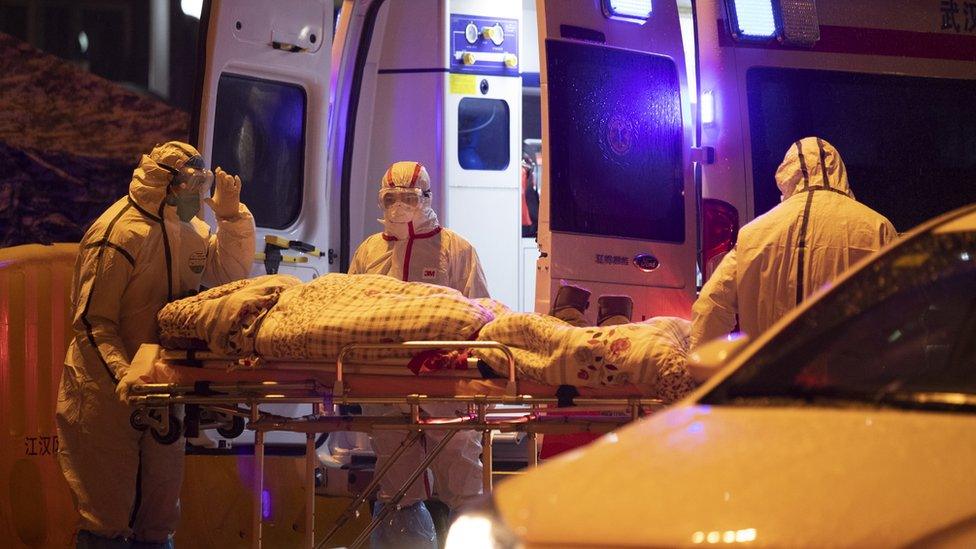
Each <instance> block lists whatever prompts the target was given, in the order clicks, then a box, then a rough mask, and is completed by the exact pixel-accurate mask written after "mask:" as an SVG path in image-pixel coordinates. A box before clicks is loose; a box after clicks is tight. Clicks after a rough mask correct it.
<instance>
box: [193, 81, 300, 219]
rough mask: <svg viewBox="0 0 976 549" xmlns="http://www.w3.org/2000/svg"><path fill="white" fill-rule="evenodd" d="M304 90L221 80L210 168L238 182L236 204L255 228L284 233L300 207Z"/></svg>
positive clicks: (287, 85) (262, 82)
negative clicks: (238, 202) (249, 215)
mask: <svg viewBox="0 0 976 549" xmlns="http://www.w3.org/2000/svg"><path fill="white" fill-rule="evenodd" d="M305 108H306V97H305V90H303V89H302V88H301V87H300V86H296V85H293V84H283V83H281V82H271V81H268V80H259V79H256V78H248V77H243V76H237V75H232V74H222V75H221V76H220V82H219V83H218V84H217V108H216V113H215V115H214V135H213V158H212V159H211V166H212V167H213V168H216V167H218V166H219V167H221V168H223V169H224V170H226V171H227V172H229V173H233V174H238V175H240V177H241V182H242V188H241V202H243V203H245V204H247V207H248V208H249V209H250V210H251V213H252V214H254V221H255V223H256V224H257V225H258V226H259V227H268V228H272V229H284V228H287V227H288V226H289V225H291V224H292V223H293V222H294V221H295V219H296V218H297V217H298V213H299V211H300V210H301V207H302V187H303V185H304V175H305V154H304V153H305Z"/></svg>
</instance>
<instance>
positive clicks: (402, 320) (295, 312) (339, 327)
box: [255, 274, 493, 360]
mask: <svg viewBox="0 0 976 549" xmlns="http://www.w3.org/2000/svg"><path fill="white" fill-rule="evenodd" d="M492 318H493V315H492V314H491V312H490V311H489V310H488V309H486V308H484V307H482V306H481V305H479V304H477V303H476V302H474V301H471V300H469V299H467V298H465V297H464V296H463V295H461V292H458V291H457V290H454V289H451V288H445V287H443V286H435V285H433V284H424V283H421V282H403V281H400V280H397V279H395V278H391V277H388V276H384V275H345V274H328V275H325V276H322V277H319V278H317V279H315V280H313V281H311V282H309V283H307V284H302V285H301V286H296V287H294V288H290V289H289V290H287V291H285V292H284V293H283V294H282V295H281V298H280V299H279V300H278V304H277V305H275V307H274V308H273V309H272V310H271V311H270V312H269V313H268V315H267V316H266V317H265V319H264V321H263V325H262V326H261V329H260V330H259V331H258V335H257V343H256V345H255V350H256V351H257V352H258V354H260V355H264V356H273V357H278V358H296V359H315V360H335V359H336V358H337V357H338V355H339V351H340V350H341V349H342V348H343V347H344V346H345V345H347V344H349V343H390V342H396V343H400V342H404V341H412V340H445V339H446V340H462V341H463V340H468V339H473V338H474V337H475V335H476V334H477V333H478V330H480V329H481V327H482V326H484V325H485V323H486V322H488V321H490V320H491V319H492ZM392 356H409V354H406V355H405V354H404V353H402V352H401V353H390V352H370V353H357V354H354V355H352V357H353V358H357V359H373V358H379V357H392Z"/></svg>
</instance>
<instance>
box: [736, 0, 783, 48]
mask: <svg viewBox="0 0 976 549" xmlns="http://www.w3.org/2000/svg"><path fill="white" fill-rule="evenodd" d="M729 5H730V7H731V8H732V11H733V13H732V22H733V25H734V27H735V28H734V30H735V31H736V34H737V35H738V36H741V37H743V38H762V39H768V38H773V37H774V36H776V19H775V17H774V16H773V3H772V2H771V1H770V0H733V1H732V2H731V3H730V4H729Z"/></svg>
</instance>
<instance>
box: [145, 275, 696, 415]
mask: <svg viewBox="0 0 976 549" xmlns="http://www.w3.org/2000/svg"><path fill="white" fill-rule="evenodd" d="M159 326H160V330H161V333H160V341H161V343H162V344H163V345H164V346H167V347H170V348H207V349H209V350H210V351H213V352H216V353H220V354H223V355H227V356H238V357H246V356H261V357H265V358H271V359H282V360H285V359H294V360H318V361H330V362H334V361H335V360H336V358H337V357H338V354H339V352H340V350H341V349H342V348H343V347H344V346H345V345H347V344H349V343H394V342H404V341H417V340H427V341H430V340H453V341H467V340H479V341H497V342H500V343H504V344H505V345H507V346H508V347H509V348H510V349H511V350H512V352H513V354H514V356H515V359H516V368H517V372H518V374H519V376H520V377H523V378H525V377H527V378H530V379H533V380H536V381H540V382H543V383H546V384H553V385H575V386H582V387H606V386H621V385H628V384H630V385H635V386H639V387H642V388H644V389H646V390H647V392H645V391H642V393H643V394H650V395H653V396H656V397H657V398H661V399H662V400H665V401H666V402H671V401H673V400H676V399H678V398H680V397H682V396H684V394H687V393H688V392H690V391H691V389H693V388H694V381H693V380H692V378H691V376H690V375H689V373H688V370H687V368H686V366H685V356H686V352H687V348H688V336H689V328H690V326H689V323H688V321H687V320H684V319H679V318H672V317H656V318H651V319H648V320H646V321H644V322H635V323H629V324H620V325H615V326H604V327H575V326H572V325H570V324H568V323H566V322H564V321H562V320H559V319H558V318H554V317H552V316H549V315H542V314H536V313H516V312H512V311H511V310H509V309H507V308H506V307H505V306H504V305H502V304H501V303H499V302H497V301H494V300H491V299H487V298H484V299H476V300H470V299H467V298H465V297H464V296H462V295H461V293H460V292H458V291H456V290H453V289H451V288H446V287H443V286H435V285H431V284H424V283H419V282H403V281H400V280H397V279H394V278H391V277H387V276H383V275H346V274H338V273H333V274H328V275H325V276H322V277H319V278H317V279H315V280H313V281H311V282H308V283H301V282H300V281H299V280H298V279H296V278H294V277H291V276H286V275H268V276H261V277H257V278H253V279H248V280H241V281H237V282H233V283H231V284H226V285H223V286H218V287H216V288H212V289H210V290H207V291H204V292H201V293H200V294H197V295H195V296H192V297H189V298H186V299H182V300H179V301H175V302H173V303H170V304H169V305H167V306H166V307H165V308H164V309H163V310H162V311H161V312H160V314H159ZM405 352H406V351H403V350H399V351H389V350H387V351H372V350H371V351H363V352H362V354H361V355H360V356H358V357H356V358H357V359H358V360H364V361H370V360H378V359H385V358H397V357H402V358H404V359H405V362H406V360H407V359H409V355H405V354H404V353H405ZM472 353H473V354H474V356H476V357H477V358H479V359H481V360H482V361H483V362H484V363H486V364H487V365H488V367H490V368H491V370H493V371H495V372H497V373H499V374H501V375H505V374H506V373H507V369H508V365H507V364H508V363H507V359H506V357H505V356H504V355H503V354H502V353H501V352H500V351H497V350H491V349H476V350H473V351H472ZM456 355H457V353H454V354H453V355H447V354H445V355H441V356H440V357H438V358H437V359H431V362H430V363H428V365H427V366H430V365H435V366H434V367H428V368H427V369H434V368H436V367H438V366H439V367H454V368H464V367H466V365H467V361H466V360H463V361H459V362H457V363H456V364H450V358H451V357H456ZM445 356H446V357H448V358H447V359H445ZM428 358H430V357H429V356H428ZM415 365H416V363H415Z"/></svg>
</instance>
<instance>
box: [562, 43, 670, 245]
mask: <svg viewBox="0 0 976 549" xmlns="http://www.w3.org/2000/svg"><path fill="white" fill-rule="evenodd" d="M546 56H547V57H546V58H547V64H548V76H549V98H548V101H549V133H548V134H547V135H546V137H545V138H547V139H549V143H550V145H549V151H550V153H551V154H550V158H551V162H552V166H551V171H550V175H551V184H550V187H549V189H548V190H550V191H551V192H549V193H548V194H549V197H550V220H551V223H552V229H553V230H556V231H565V232H574V233H583V234H593V235H607V236H618V237H625V238H639V239H642V240H663V241H668V242H682V241H683V240H684V227H685V217H684V198H683V178H682V166H681V140H682V125H681V101H680V96H679V87H678V73H677V69H676V67H675V64H674V61H673V60H671V59H670V58H667V57H663V56H659V55H652V54H648V53H643V52H635V51H628V50H620V49H615V48H609V47H605V46H599V45H590V44H578V43H571V42H562V41H555V40H548V41H547V42H546Z"/></svg>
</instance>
